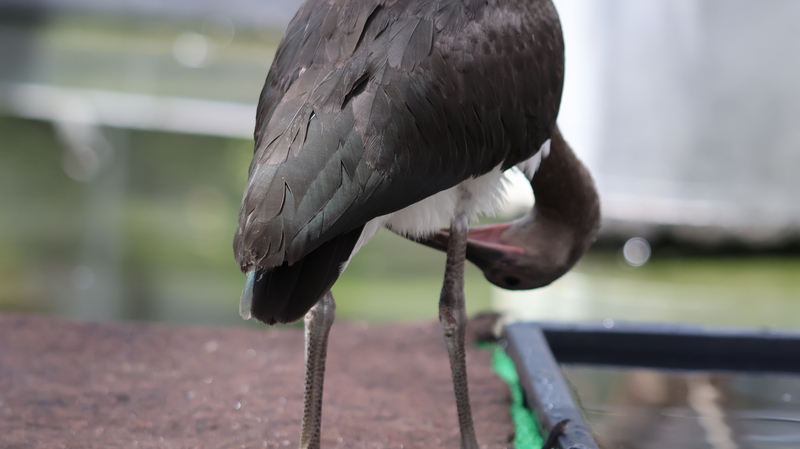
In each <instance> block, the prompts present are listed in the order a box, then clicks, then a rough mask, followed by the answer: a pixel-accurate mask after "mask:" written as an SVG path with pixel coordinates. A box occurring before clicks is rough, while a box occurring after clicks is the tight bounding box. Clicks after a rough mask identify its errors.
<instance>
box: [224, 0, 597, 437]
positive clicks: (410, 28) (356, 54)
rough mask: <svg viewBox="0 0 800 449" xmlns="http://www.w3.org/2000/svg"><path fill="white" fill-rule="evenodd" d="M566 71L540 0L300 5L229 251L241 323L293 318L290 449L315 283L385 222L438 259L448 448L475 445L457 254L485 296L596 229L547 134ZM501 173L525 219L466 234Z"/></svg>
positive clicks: (258, 132)
mask: <svg viewBox="0 0 800 449" xmlns="http://www.w3.org/2000/svg"><path fill="white" fill-rule="evenodd" d="M563 73H564V50H563V42H562V36H561V28H560V24H559V21H558V16H557V14H556V11H555V9H554V7H553V5H552V3H551V2H550V0H490V1H483V0H480V1H478V0H395V1H392V0H388V1H381V0H377V1H375V0H367V1H363V0H360V1H355V0H308V1H307V2H306V3H305V4H303V5H302V6H301V8H300V10H299V11H298V12H297V15H296V16H295V17H294V19H293V20H292V21H291V23H290V24H289V27H288V29H287V31H286V35H285V36H284V38H283V41H282V42H281V44H280V46H279V48H278V52H277V54H276V56H275V60H274V61H273V64H272V68H271V69H270V71H269V74H268V75H267V80H266V83H265V85H264V89H263V91H262V93H261V98H260V101H259V105H258V113H257V120H256V129H255V155H254V157H253V162H252V164H251V165H250V171H249V174H250V177H249V180H248V183H247V187H246V189H245V193H244V199H243V203H242V209H241V212H240V215H239V228H238V229H237V231H236V236H235V239H234V252H235V255H236V259H237V261H238V262H239V265H240V267H241V268H242V271H244V272H245V273H247V277H248V278H247V284H246V286H245V290H244V292H243V294H242V301H241V313H242V315H243V316H244V317H245V318H249V317H250V316H253V317H255V318H257V319H259V320H261V321H264V322H266V323H268V324H274V323H286V322H291V321H295V320H298V319H300V318H301V317H303V316H305V317H306V339H307V360H306V363H307V367H306V385H307V390H306V402H305V407H306V412H305V414H304V418H303V430H302V436H301V447H318V446H319V423H320V408H321V399H322V379H323V375H324V364H325V347H326V342H327V334H328V330H329V328H330V325H331V323H332V322H333V313H334V308H335V303H334V300H333V296H332V295H331V294H330V288H331V286H332V285H333V283H334V282H335V281H336V279H337V278H338V276H339V275H340V273H341V272H342V271H343V270H344V268H345V267H346V265H347V262H348V261H349V259H350V257H352V255H353V254H354V253H355V252H356V251H357V250H358V248H359V247H360V246H361V245H362V244H364V243H366V242H367V241H368V240H369V239H370V238H371V237H372V236H373V235H374V234H375V232H377V230H378V229H379V228H381V227H387V228H389V229H391V230H392V231H394V232H397V233H399V234H402V235H405V236H408V237H410V238H414V239H420V240H423V242H425V243H426V244H428V245H431V246H434V247H438V248H441V249H444V250H446V251H447V264H446V268H445V282H444V287H443V289H442V295H441V298H440V320H441V321H442V323H443V325H444V328H445V338H446V341H447V346H448V351H449V353H450V361H451V366H452V369H453V379H454V387H455V391H456V402H457V406H458V413H459V424H460V426H461V434H462V443H461V445H462V447H463V448H477V443H476V440H475V435H474V430H473V428H472V418H471V413H470V409H469V399H468V396H467V383H466V371H465V367H464V325H465V312H464V297H463V265H464V258H465V255H466V257H469V258H470V260H472V261H474V262H475V263H476V264H478V266H479V267H480V268H481V269H483V270H484V272H485V273H486V276H487V278H488V279H489V280H490V281H492V282H494V283H496V284H498V285H500V286H503V287H507V288H534V287H538V286H541V285H545V284H547V283H549V282H551V281H552V280H554V279H555V278H557V277H558V276H560V275H561V274H563V273H564V272H565V271H566V270H567V269H569V268H570V267H571V266H572V265H573V264H574V263H575V261H576V260H577V258H578V257H579V256H580V255H581V254H582V253H583V252H584V251H585V249H586V247H587V246H588V244H589V242H590V241H591V239H592V236H593V235H594V231H595V229H596V225H597V221H598V218H599V210H598V206H597V196H596V194H595V193H594V188H593V186H592V183H591V179H590V178H589V176H588V173H586V171H585V170H584V169H583V167H582V166H581V165H580V163H579V162H578V161H577V159H575V158H574V156H573V155H572V153H571V151H570V150H569V147H568V146H567V145H566V144H565V143H564V141H563V139H562V138H561V136H560V134H558V131H557V130H556V128H555V121H556V116H557V114H558V108H559V104H560V100H561V89H562V84H563ZM547 152H549V153H550V156H549V157H544V156H545V153H547ZM543 158H544V160H543ZM540 162H541V163H542V167H541V169H540V172H539V174H537V175H536V177H535V178H534V177H533V175H534V173H536V170H537V167H539V164H540ZM514 166H519V167H520V168H522V169H523V170H524V171H525V173H527V175H528V177H529V179H532V185H533V186H534V189H535V191H536V192H535V193H536V198H537V204H536V207H535V208H534V211H532V213H531V214H530V215H529V216H527V217H525V218H523V219H521V220H518V221H517V222H514V223H512V224H509V225H501V226H494V227H489V228H479V229H477V230H473V231H470V232H469V234H468V223H469V220H470V219H472V218H474V217H475V216H477V215H478V214H480V213H486V212H492V211H493V210H494V209H495V207H496V206H497V205H498V204H499V202H500V199H501V196H502V176H503V172H504V171H505V170H507V169H509V168H512V167H514ZM545 169H547V170H545ZM540 178H541V179H542V181H541V182H539V179H540ZM537 182H538V183H539V184H540V185H537ZM448 221H449V222H450V230H449V231H448V232H443V231H439V229H440V228H441V226H442V225H443V224H446V223H447V222H448Z"/></svg>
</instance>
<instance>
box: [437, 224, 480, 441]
mask: <svg viewBox="0 0 800 449" xmlns="http://www.w3.org/2000/svg"><path fill="white" fill-rule="evenodd" d="M468 230H469V223H468V221H467V216H466V214H458V215H456V217H455V218H453V221H452V222H451V224H450V240H449V241H448V243H447V265H446V267H445V272H444V285H443V286H442V294H441V296H440V298H439V321H440V322H441V323H442V327H443V328H444V339H445V342H446V343H447V352H448V354H449V355H450V370H451V372H452V374H453V389H454V390H455V393H456V408H457V410H458V425H459V427H460V430H461V449H478V440H477V439H476V438H475V427H474V426H473V424H472V409H471V408H470V405H469V390H468V388H467V365H466V360H465V355H466V354H465V351H464V335H465V333H466V324H467V311H466V308H465V303H464V261H465V259H466V251H467V231H468Z"/></svg>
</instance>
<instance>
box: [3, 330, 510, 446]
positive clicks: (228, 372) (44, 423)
mask: <svg viewBox="0 0 800 449" xmlns="http://www.w3.org/2000/svg"><path fill="white" fill-rule="evenodd" d="M467 357H468V366H469V368H468V369H469V380H470V389H471V393H472V406H473V412H474V413H475V421H476V426H477V432H478V440H479V442H480V444H481V446H483V447H487V448H504V447H508V446H510V444H509V443H508V441H509V437H510V435H512V433H513V424H512V422H511V418H510V416H509V411H508V402H509V394H508V389H507V387H506V386H505V384H504V383H503V382H502V381H501V380H500V379H498V378H497V377H496V376H495V375H494V373H493V372H492V371H491V367H490V354H489V353H486V352H482V351H480V350H477V349H475V348H470V349H469V350H468V353H467ZM302 388H303V336H302V332H300V331H299V330H294V329H271V328H268V327H266V326H265V327H264V330H263V331H262V330H251V329H244V328H213V327H184V328H177V327H170V326H166V325H160V324H147V323H144V324H141V323H110V324H96V323H78V322H70V321H65V320H62V319H58V318H51V317H41V316H26V315H0V446H2V447H5V448H17V449H21V448H28V447H30V448H33V447H36V448H117V447H119V448H123V447H124V448H195V447H197V448H234V447H236V448H242V447H246V448H259V447H270V448H276V447H297V445H298V438H299V433H300V428H299V426H300V416H301V408H302ZM454 402H455V401H454V396H453V389H452V385H451V383H450V369H449V365H448V361H447V353H446V350H445V348H444V342H443V337H442V335H441V331H440V328H439V325H438V323H425V324H409V325H392V326H380V327H372V326H370V327H367V326H366V325H359V324H357V323H345V324H335V325H334V328H333V330H332V332H331V341H330V347H329V357H328V375H327V378H326V383H325V397H324V411H323V426H322V434H323V435H322V438H323V447H326V448H370V449H375V448H388V447H393V448H401V447H403V448H426V449H427V448H438V447H450V448H456V447H458V444H459V438H458V424H457V418H456V412H455V404H454Z"/></svg>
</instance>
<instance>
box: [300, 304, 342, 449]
mask: <svg viewBox="0 0 800 449" xmlns="http://www.w3.org/2000/svg"><path fill="white" fill-rule="evenodd" d="M335 314H336V301H334V300H333V294H332V293H331V292H330V291H329V292H328V293H326V294H325V296H323V297H322V299H321V300H319V302H317V304H315V305H314V307H312V308H311V310H309V311H308V313H306V317H305V329H306V331H305V336H306V392H305V397H304V400H303V427H302V431H301V434H300V449H319V446H320V426H321V425H322V385H323V383H324V382H325V356H326V354H327V351H328V333H329V332H330V330H331V326H332V325H333V319H334V315H335Z"/></svg>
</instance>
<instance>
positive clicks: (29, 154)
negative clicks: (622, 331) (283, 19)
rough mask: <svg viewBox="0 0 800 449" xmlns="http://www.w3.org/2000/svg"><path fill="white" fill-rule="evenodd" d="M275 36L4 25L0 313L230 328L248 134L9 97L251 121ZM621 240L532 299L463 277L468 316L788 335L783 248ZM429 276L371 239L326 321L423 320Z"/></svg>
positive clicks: (22, 21)
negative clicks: (214, 109) (125, 101)
mask: <svg viewBox="0 0 800 449" xmlns="http://www.w3.org/2000/svg"><path fill="white" fill-rule="evenodd" d="M281 33H282V30H281V29H279V28H277V27H276V28H269V29H260V28H257V27H250V28H248V27H243V26H234V25H233V23H232V22H231V21H230V20H228V19H226V18H225V17H222V16H213V15H212V16H209V17H206V18H203V19H197V20H190V19H176V18H163V17H153V16H137V17H127V18H125V17H120V16H105V15H98V14H92V13H80V14H78V13H74V12H71V13H70V12H50V13H48V14H38V13H35V14H28V13H25V14H17V15H14V14H6V15H4V16H3V19H2V20H0V38H2V39H1V40H0V42H2V47H0V50H1V51H2V52H3V53H2V55H0V56H2V57H3V60H4V63H3V64H2V68H0V82H2V96H0V100H2V102H0V104H2V106H3V107H2V109H0V114H2V115H0V310H2V311H19V312H37V313H48V314H59V315H64V316H68V317H73V318H78V319H95V320H117V319H123V320H155V321H166V322H176V323H187V324H188V323H191V324H222V325H241V323H242V321H241V319H240V318H239V316H238V306H237V304H238V300H239V293H240V289H241V287H242V284H243V281H244V276H243V275H242V274H241V273H240V272H239V270H238V268H237V266H236V264H235V262H234V260H233V254H232V250H231V240H232V236H233V233H234V230H235V226H236V217H237V213H238V207H239V201H240V199H241V192H242V190H243V187H244V183H245V180H246V174H247V167H248V164H249V161H250V158H251V155H252V141H251V140H250V139H248V138H247V137H246V134H245V135H243V136H241V137H231V136H225V135H216V136H215V135H209V134H213V133H206V134H202V133H201V134H192V133H188V132H174V131H172V132H171V131H164V130H148V129H146V127H141V129H131V128H125V127H118V126H117V127H114V126H107V125H103V124H102V123H101V124H100V125H91V123H90V126H89V125H86V123H83V122H80V123H77V124H75V123H72V122H70V116H69V113H68V114H67V117H66V119H65V121H64V122H63V123H61V122H57V121H53V120H46V119H43V118H41V117H39V118H37V117H35V115H36V114H35V113H30V112H25V111H27V110H26V109H25V108H24V107H22V106H20V104H21V103H20V101H18V96H17V94H18V93H19V92H24V91H25V89H24V88H25V87H26V86H27V87H30V86H49V87H55V88H59V89H66V91H68V92H73V93H74V92H78V93H91V92H94V91H97V90H100V91H105V92H115V93H127V94H132V95H138V94H145V95H148V96H156V97H162V98H185V99H187V98H195V99H203V100H214V101H223V102H226V104H233V105H235V106H237V107H239V108H245V110H246V111H250V110H251V111H252V115H254V114H255V102H256V100H257V97H258V94H259V92H260V90H261V86H262V83H263V79H264V77H265V75H266V72H267V70H268V68H269V65H270V62H271V58H272V55H273V54H274V51H275V49H276V48H277V44H278V42H279V39H280V35H281ZM87 95H88V94H87ZM148 98H149V97H148ZM49 106H50V105H49V104H48V103H47V102H45V106H43V110H44V111H45V112H47V111H48V107H49ZM52 106H53V107H55V106H56V105H55V104H53V105H52ZM121 107H122V106H121ZM248 108H250V109H248ZM76 110H80V108H78V109H76ZM20 111H22V112H20ZM68 112H69V110H68ZM26 114H27V115H26ZM251 120H252V119H251ZM246 125H247V126H252V125H251V124H246ZM247 126H245V128H247ZM87 129H88V131H87ZM247 129H249V128H247ZM81 133H83V134H81ZM86 133H88V135H90V137H89V138H88V140H87V139H84V140H81V139H80V136H82V135H84V134H86ZM219 134H224V133H219ZM75 136H78V138H76V137H75ZM76 139H77V140H76ZM76 142H78V143H77V144H76ZM81 142H84V143H86V142H89V146H92V145H93V146H94V148H89V150H86V149H85V148H84V150H86V151H89V153H86V154H89V155H90V156H91V157H89V158H88V159H86V157H87V156H86V154H84V153H82V152H81V151H83V150H81V147H80V144H81ZM92 152H94V153H92ZM92 155H93V156H92ZM518 212H519V211H518V210H517V213H518ZM512 213H513V212H512ZM509 217H510V215H509V216H501V217H499V219H507V218H509ZM623 243H624V241H619V242H613V241H612V242H605V243H604V244H603V245H600V246H599V247H597V248H595V249H594V250H592V252H591V253H590V254H589V255H588V256H587V257H585V258H584V260H583V261H582V262H581V263H580V264H579V265H578V267H577V268H576V269H575V271H574V272H573V273H571V274H569V275H567V276H565V278H564V279H562V280H560V281H558V282H556V283H555V284H554V285H553V286H551V287H548V288H546V289H542V290H541V291H536V292H514V293H509V292H503V291H501V290H499V289H495V288H493V287H490V285H489V284H488V283H487V282H485V281H484V280H483V278H482V275H481V274H480V273H479V272H478V271H477V270H475V269H474V268H473V267H470V268H469V270H468V275H467V296H468V308H469V311H470V313H474V312H476V311H481V310H489V309H494V310H500V311H504V312H508V313H510V314H511V315H514V316H519V317H530V318H536V319H570V320H576V319H577V320H598V319H599V320H603V319H613V320H645V321H685V322H695V323H705V324H719V325H729V326H764V327H781V328H797V327H800V326H799V323H800V319H798V318H797V317H800V275H798V273H800V257H798V256H797V254H796V253H792V252H781V251H778V252H773V253H771V254H754V253H752V252H736V251H733V252H730V251H729V252H723V253H720V252H717V253H708V252H705V253H704V252H697V251H694V250H692V249H691V248H686V247H681V246H676V245H672V246H671V245H669V244H666V243H665V244H660V245H654V247H653V248H652V254H651V255H650V257H649V259H647V260H646V263H644V264H643V265H641V266H638V267H636V266H633V265H631V264H630V263H627V262H626V259H625V258H624V257H623V256H622V244H623ZM443 267H444V256H443V255H442V254H440V253H438V252H436V251H433V250H430V249H428V248H424V247H422V246H420V245H417V244H414V243H411V242H409V241H407V240H405V239H402V238H400V237H398V236H395V235H393V234H391V233H388V232H385V231H382V232H381V233H379V235H378V236H377V237H376V238H375V239H374V240H373V241H372V242H371V243H370V244H369V245H367V246H366V247H365V248H363V249H362V250H361V252H360V253H359V254H358V256H357V257H356V258H355V259H354V260H353V262H352V263H351V264H350V266H349V268H348V269H347V271H346V273H345V274H344V275H343V276H342V277H341V279H340V280H339V281H338V282H337V284H336V286H335V287H334V293H335V295H336V298H337V302H338V304H339V307H338V309H337V314H338V316H339V318H341V319H347V320H367V321H371V322H388V321H406V320H422V319H426V320H433V319H436V317H437V300H438V294H439V289H440V287H441V277H442V274H443Z"/></svg>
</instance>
